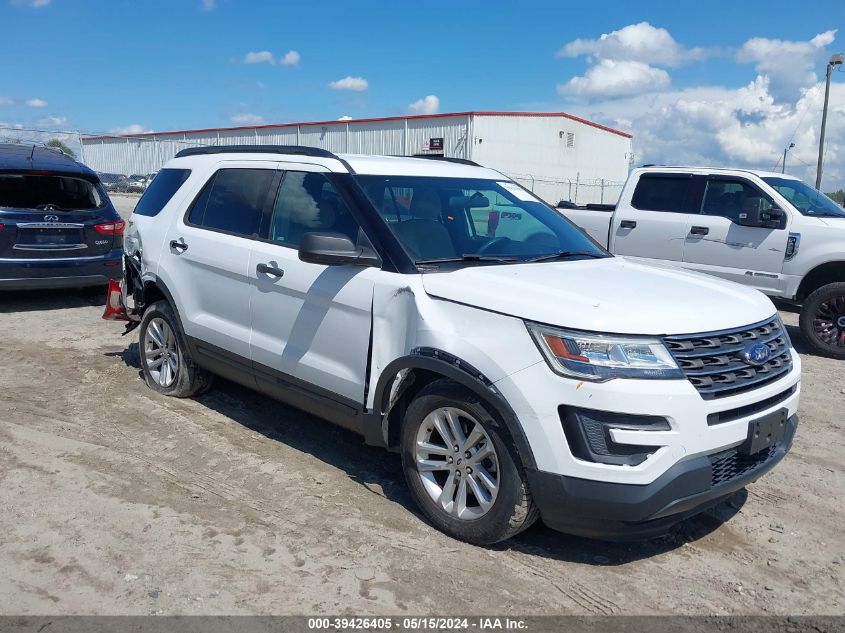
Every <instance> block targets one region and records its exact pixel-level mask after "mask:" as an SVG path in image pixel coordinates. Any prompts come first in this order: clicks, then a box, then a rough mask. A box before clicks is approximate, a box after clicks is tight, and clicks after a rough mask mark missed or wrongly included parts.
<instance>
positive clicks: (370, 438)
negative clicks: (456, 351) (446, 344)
mask: <svg viewBox="0 0 845 633" xmlns="http://www.w3.org/2000/svg"><path fill="white" fill-rule="evenodd" d="M416 370H422V371H426V372H430V373H434V374H439V375H440V376H442V377H443V378H449V379H450V380H453V381H455V382H456V383H458V384H460V385H461V386H463V387H466V388H467V389H469V390H470V391H471V392H473V393H474V394H475V395H477V396H478V397H479V398H480V399H481V400H483V401H484V402H485V403H486V404H488V405H489V406H491V407H493V408H494V409H495V410H496V412H497V413H498V414H499V416H500V417H501V419H502V421H503V422H504V424H505V427H506V428H507V430H508V432H509V433H510V435H511V437H512V438H513V441H514V444H515V448H516V450H517V453H518V454H519V457H520V459H521V460H522V465H523V466H524V467H525V468H536V461H535V459H534V453H533V451H532V450H531V445H530V444H529V443H528V437H527V436H526V435H525V431H524V430H523V428H522V425H521V424H520V422H519V419H518V418H517V416H516V413H515V412H514V410H513V408H512V407H511V406H510V404H509V403H508V402H507V400H506V399H505V398H504V396H503V395H502V394H501V392H500V391H499V390H498V389H497V388H496V386H495V385H494V384H493V383H492V382H491V381H490V380H489V379H488V378H487V377H486V376H485V375H484V374H483V373H482V372H480V371H479V370H477V369H476V368H475V367H473V366H472V365H471V364H469V363H467V362H465V361H463V360H461V359H460V358H458V357H456V356H454V355H452V354H449V353H448V352H444V351H443V350H439V349H435V348H431V347H418V348H415V349H413V350H411V352H410V353H409V354H408V355H406V356H401V357H399V358H396V359H394V360H393V361H391V362H390V363H389V364H388V365H387V366H386V367H385V368H384V370H383V371H382V372H381V375H380V377H379V380H378V384H377V386H376V390H375V399H374V401H373V402H374V409H373V411H372V412H370V413H369V414H368V416H367V417H368V420H367V422H366V424H365V433H364V436H365V440H366V441H367V443H368V444H372V445H376V446H383V447H387V448H392V446H391V441H390V430H391V429H390V417H391V416H390V414H391V412H392V411H393V409H394V407H395V406H396V404H397V403H398V402H399V401H400V399H401V397H402V395H403V393H404V392H405V391H406V389H407V388H408V387H410V385H411V384H412V383H413V376H414V372H415V371H416Z"/></svg>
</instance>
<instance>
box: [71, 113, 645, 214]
mask: <svg viewBox="0 0 845 633" xmlns="http://www.w3.org/2000/svg"><path fill="white" fill-rule="evenodd" d="M236 144H277V145H308V146H312V147H321V148H324V149H327V150H329V151H332V152H337V153H348V154H385V155H404V156H413V155H415V154H441V155H443V156H447V157H455V158H467V159H470V160H473V161H475V162H477V163H479V164H481V165H484V166H485V167H492V168H494V169H498V170H499V171H501V172H503V173H505V174H507V175H508V176H510V177H511V178H514V179H515V180H518V181H519V182H521V183H522V184H523V185H525V186H526V187H528V188H529V189H531V190H532V191H534V192H535V193H536V194H537V195H539V196H540V197H542V198H544V199H545V200H547V201H548V202H551V203H556V202H558V201H559V200H571V201H573V202H577V203H579V204H586V203H590V202H605V203H614V202H616V199H617V198H618V196H619V192H620V191H621V187H622V184H623V182H624V181H625V179H626V178H627V176H628V170H629V168H630V164H631V161H632V159H633V148H632V137H631V135H630V134H627V133H625V132H621V131H619V130H614V129H612V128H609V127H606V126H603V125H599V124H598V123H593V122H592V121H587V120H585V119H581V118H578V117H575V116H572V115H570V114H566V113H564V112H460V113H453V114H431V115H420V116H402V117H385V118H378V119H350V120H345V121H319V122H309V123H285V124H278V125H259V126H249V127H233V128H212V129H203V130H185V131H179V132H160V133H159V132H157V133H150V134H138V135H133V136H94V137H85V138H83V139H82V156H81V158H82V160H83V161H84V162H85V163H87V164H88V165H89V166H90V167H91V168H93V169H94V170H96V171H99V172H108V173H120V174H127V175H128V174H149V173H152V172H155V171H158V170H159V169H160V168H161V167H162V165H164V163H165V162H167V161H168V160H169V159H170V158H172V157H173V155H174V154H176V152H178V151H179V150H181V149H184V148H185V147H192V146H197V145H236Z"/></svg>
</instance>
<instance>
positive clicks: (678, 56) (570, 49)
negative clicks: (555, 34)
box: [557, 22, 707, 67]
mask: <svg viewBox="0 0 845 633" xmlns="http://www.w3.org/2000/svg"><path fill="white" fill-rule="evenodd" d="M706 54H707V52H706V51H705V50H704V49H703V48H685V47H684V46H683V45H681V44H679V43H678V42H677V41H675V38H673V37H672V36H671V35H670V34H669V31H667V30H666V29H663V28H657V27H654V26H652V25H651V24H649V23H648V22H640V23H639V24H629V25H628V26H626V27H624V28H621V29H619V30H618V31H611V32H610V33H605V34H603V35H602V36H601V37H599V38H598V39H594V40H590V39H577V40H573V41H572V42H569V43H568V44H566V45H565V46H564V47H563V48H561V49H560V50H559V51H558V52H557V56H558V57H581V56H585V55H586V56H588V57H590V58H591V59H592V60H599V59H624V60H627V61H635V62H642V63H643V64H649V65H653V66H662V67H672V66H679V65H680V64H682V63H684V62H688V61H693V60H696V59H702V58H703V57H705V56H706Z"/></svg>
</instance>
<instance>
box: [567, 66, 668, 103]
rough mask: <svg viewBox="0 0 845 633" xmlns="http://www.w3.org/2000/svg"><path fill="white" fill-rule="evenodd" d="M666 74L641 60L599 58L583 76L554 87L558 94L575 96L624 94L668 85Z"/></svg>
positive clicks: (624, 95) (647, 90)
mask: <svg viewBox="0 0 845 633" xmlns="http://www.w3.org/2000/svg"><path fill="white" fill-rule="evenodd" d="M670 83H671V79H670V78H669V73H667V72H666V71H665V70H663V69H661V68H654V67H653V66H649V65H648V64H645V63H643V62H636V61H616V60H613V59H602V60H601V61H600V62H599V63H598V64H596V65H595V66H592V67H591V68H590V69H589V70H587V72H586V74H585V75H584V76H583V77H573V78H572V79H570V80H569V81H568V82H566V83H565V84H561V85H559V86H558V87H557V90H558V93H559V94H561V95H575V96H578V97H586V98H594V97H606V98H615V97H627V96H631V95H635V94H639V93H643V92H656V91H659V90H665V89H666V88H668V87H669V84H670Z"/></svg>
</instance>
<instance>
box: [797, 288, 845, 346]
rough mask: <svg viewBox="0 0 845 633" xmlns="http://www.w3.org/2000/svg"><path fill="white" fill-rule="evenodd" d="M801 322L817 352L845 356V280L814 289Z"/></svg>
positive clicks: (809, 342) (805, 335) (806, 335)
mask: <svg viewBox="0 0 845 633" xmlns="http://www.w3.org/2000/svg"><path fill="white" fill-rule="evenodd" d="M799 323H800V325H801V333H802V334H803V335H804V339H805V340H806V341H807V343H808V344H809V345H810V347H811V348H812V350H813V351H814V352H815V353H817V354H820V355H822V356H830V357H831V358H839V359H845V283H841V282H839V283H832V284H827V285H825V286H822V287H821V288H818V289H817V290H815V291H814V292H813V293H811V294H810V296H809V297H807V299H806V300H805V301H804V305H803V306H802V307H801V316H800V318H799Z"/></svg>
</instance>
